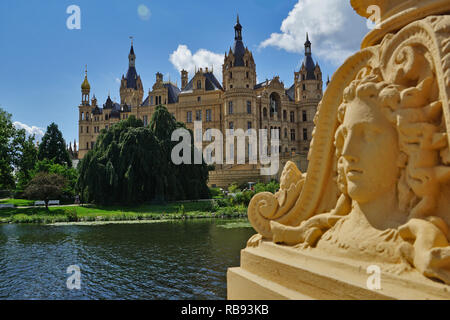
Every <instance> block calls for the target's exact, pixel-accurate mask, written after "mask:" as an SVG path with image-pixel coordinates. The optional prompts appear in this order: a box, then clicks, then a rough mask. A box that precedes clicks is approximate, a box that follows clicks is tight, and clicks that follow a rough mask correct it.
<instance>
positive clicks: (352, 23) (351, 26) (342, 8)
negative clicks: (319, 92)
mask: <svg viewBox="0 0 450 320" xmlns="http://www.w3.org/2000/svg"><path fill="white" fill-rule="evenodd" d="M280 30H281V33H272V34H271V35H270V37H269V38H268V39H266V40H264V41H263V42H261V44H260V47H261V48H265V47H268V46H273V47H277V48H280V49H284V50H287V51H289V52H298V53H303V52H304V43H305V37H306V32H308V33H309V36H310V40H311V42H312V50H313V55H314V56H315V57H316V58H319V59H320V60H327V61H329V62H331V63H333V64H334V65H340V64H342V62H344V61H345V59H346V58H347V57H349V56H350V55H351V54H353V53H354V52H356V51H358V50H359V47H360V43H361V40H362V38H363V37H364V35H365V34H366V33H367V32H368V31H369V30H368V28H367V26H366V20H365V19H364V18H361V17H360V16H358V15H357V14H356V13H355V12H354V11H353V9H352V8H351V6H350V4H349V3H348V1H345V0H320V1H317V0H298V3H297V4H296V5H295V6H294V8H293V9H292V10H291V12H289V15H288V17H287V18H285V19H284V20H283V22H282V24H281V28H280Z"/></svg>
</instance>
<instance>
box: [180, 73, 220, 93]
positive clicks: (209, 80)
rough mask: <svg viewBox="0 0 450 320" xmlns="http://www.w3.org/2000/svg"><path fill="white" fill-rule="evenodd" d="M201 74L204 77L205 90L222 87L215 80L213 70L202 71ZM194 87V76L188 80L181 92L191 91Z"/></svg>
mask: <svg viewBox="0 0 450 320" xmlns="http://www.w3.org/2000/svg"><path fill="white" fill-rule="evenodd" d="M203 76H204V77H205V90H206V91H213V90H222V91H223V88H222V86H221V85H220V82H219V81H218V80H217V78H216V77H215V76H214V73H213V72H211V71H210V72H204V73H203ZM193 88H194V78H192V79H191V81H189V83H188V84H187V85H186V87H185V88H184V89H183V91H182V92H188V91H192V90H193Z"/></svg>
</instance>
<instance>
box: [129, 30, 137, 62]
mask: <svg viewBox="0 0 450 320" xmlns="http://www.w3.org/2000/svg"><path fill="white" fill-rule="evenodd" d="M130 39H131V48H130V54H129V55H128V65H129V66H130V67H134V66H135V62H136V55H135V54H134V48H133V37H130Z"/></svg>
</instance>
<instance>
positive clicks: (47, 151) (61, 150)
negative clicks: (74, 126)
mask: <svg viewBox="0 0 450 320" xmlns="http://www.w3.org/2000/svg"><path fill="white" fill-rule="evenodd" d="M38 158H39V160H43V159H48V160H52V161H53V162H54V163H57V164H61V165H67V166H68V167H69V168H70V167H72V161H71V160H70V155H69V152H68V151H67V148H66V142H65V141H64V138H63V136H62V133H61V131H59V129H58V125H56V124H55V123H54V122H52V123H51V124H50V125H49V126H48V127H47V131H46V132H45V134H44V136H43V137H42V141H41V143H40V144H39V153H38Z"/></svg>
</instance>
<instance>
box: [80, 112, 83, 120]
mask: <svg viewBox="0 0 450 320" xmlns="http://www.w3.org/2000/svg"><path fill="white" fill-rule="evenodd" d="M80 120H84V112H82V113H81V118H80Z"/></svg>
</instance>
